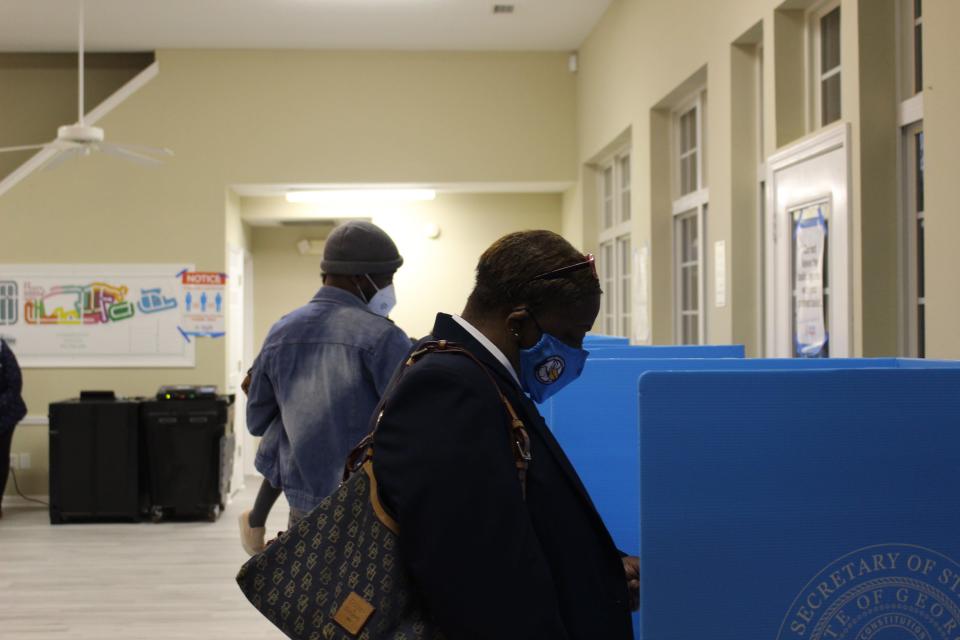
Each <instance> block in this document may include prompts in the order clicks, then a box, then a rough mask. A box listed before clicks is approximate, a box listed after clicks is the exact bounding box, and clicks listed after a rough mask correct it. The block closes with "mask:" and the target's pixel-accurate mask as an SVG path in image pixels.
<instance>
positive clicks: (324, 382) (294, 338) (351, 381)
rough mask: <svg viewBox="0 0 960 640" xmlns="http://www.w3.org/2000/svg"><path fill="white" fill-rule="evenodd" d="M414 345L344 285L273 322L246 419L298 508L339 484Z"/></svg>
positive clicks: (260, 459) (273, 475) (269, 472)
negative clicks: (354, 449) (345, 465)
mask: <svg viewBox="0 0 960 640" xmlns="http://www.w3.org/2000/svg"><path fill="white" fill-rule="evenodd" d="M410 347H411V342H410V339H409V338H408V337H407V335H406V334H405V333H404V332H403V331H402V330H400V329H399V328H398V327H397V326H396V325H394V324H393V323H392V322H390V321H389V320H387V319H386V318H382V317H380V316H378V315H376V314H374V313H372V312H371V311H369V310H368V309H367V307H366V305H365V304H364V303H363V301H362V300H360V299H359V298H358V297H357V296H355V295H353V294H352V293H350V292H348V291H344V290H342V289H338V288H335V287H327V286H325V287H322V288H321V289H320V291H318V292H317V295H316V296H314V298H313V299H312V300H311V301H310V302H309V303H308V304H306V305H304V306H302V307H300V308H299V309H296V310H294V311H292V312H291V313H290V314H288V315H286V316H284V317H283V318H281V319H280V320H279V321H278V322H277V323H276V324H274V325H273V327H272V328H271V329H270V333H269V334H268V335H267V338H266V340H265V341H264V343H263V348H262V350H261V351H260V355H259V356H257V360H256V362H255V363H254V367H253V373H252V374H251V381H250V395H249V399H248V404H247V428H248V429H249V430H250V433H252V434H253V435H255V436H263V437H264V438H263V440H262V441H261V443H260V447H259V449H258V450H257V457H256V467H257V470H258V471H260V472H261V473H263V474H264V476H265V477H266V478H267V480H268V481H270V483H271V484H273V485H274V486H278V487H282V488H283V491H284V494H285V495H286V497H287V501H288V502H289V503H290V506H291V507H293V508H294V509H299V510H301V511H310V510H311V509H313V508H314V507H315V506H316V505H317V504H319V502H320V501H321V500H323V498H325V497H326V496H328V495H330V494H331V493H333V492H334V491H335V490H336V488H337V486H338V485H339V483H340V480H341V474H342V472H343V465H344V462H345V460H346V457H347V454H349V453H350V451H351V450H352V449H353V447H354V446H355V445H356V444H357V443H358V442H359V441H360V440H361V439H362V438H363V437H364V436H365V435H367V432H368V430H369V428H370V417H371V414H372V413H373V410H374V409H375V408H376V406H377V403H378V402H379V401H380V396H381V395H382V394H383V393H384V392H385V391H386V389H387V385H388V383H389V382H390V379H391V377H392V376H393V372H394V370H395V369H396V368H397V366H398V365H399V364H400V363H401V362H402V361H403V359H404V357H406V355H407V353H408V352H409V350H410Z"/></svg>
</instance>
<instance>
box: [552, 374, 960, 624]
mask: <svg viewBox="0 0 960 640" xmlns="http://www.w3.org/2000/svg"><path fill="white" fill-rule="evenodd" d="M918 367H920V368H924V369H929V368H958V367H960V363H958V362H955V361H935V360H903V359H895V358H875V359H853V358H851V359H846V358H834V359H820V358H817V359H790V358H784V359H751V360H744V359H736V358H684V359H674V358H663V359H655V358H654V359H638V358H637V359H634V358H617V359H594V358H590V359H589V360H588V362H587V366H586V367H585V368H584V371H583V375H582V376H581V377H580V378H579V379H578V380H577V381H575V382H573V383H572V384H570V385H569V386H568V387H567V388H565V389H564V390H563V392H562V393H559V394H557V395H556V396H554V397H553V398H551V399H550V400H549V401H547V402H546V403H544V404H543V405H541V406H540V412H541V413H542V414H543V416H544V418H545V419H546V421H547V424H548V425H549V426H550V428H551V431H553V433H554V435H555V436H556V438H557V440H558V441H559V442H560V444H561V446H562V447H563V449H564V451H565V452H566V454H567V456H568V457H569V458H570V461H571V462H572V463H573V465H574V467H575V468H576V470H577V473H578V474H579V475H580V477H581V479H582V480H583V483H584V485H585V486H586V488H587V491H588V492H589V493H590V497H591V498H592V499H593V501H594V504H595V505H596V507H597V510H598V511H599V512H600V515H601V517H602V518H603V520H604V522H605V524H606V525H607V528H608V529H609V530H610V533H611V535H612V536H613V539H614V542H616V544H617V546H618V547H619V548H620V549H621V550H622V551H625V552H627V553H630V554H632V555H635V554H637V553H638V552H639V550H640V537H641V536H640V514H639V508H638V505H639V504H640V487H639V484H638V482H637V478H638V477H639V474H640V465H639V459H640V458H639V455H638V445H639V435H638V430H637V425H638V422H639V404H638V401H637V384H638V380H639V378H640V376H641V374H643V373H644V372H647V371H671V370H681V371H683V370H688V371H704V370H753V371H756V370H791V369H793V370H806V369H815V370H819V369H865V368H867V369H874V368H918ZM638 620H639V619H638V617H637V616H635V617H634V622H635V628H636V629H638V630H639V621H638ZM648 640H649V639H648ZM951 640H953V639H951Z"/></svg>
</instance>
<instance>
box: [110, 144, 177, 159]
mask: <svg viewBox="0 0 960 640" xmlns="http://www.w3.org/2000/svg"><path fill="white" fill-rule="evenodd" d="M106 144H109V145H111V146H113V147H117V148H119V149H126V150H127V151H132V152H134V153H145V154H153V155H157V156H172V155H173V150H172V149H167V148H166V147H147V146H144V145H142V144H126V143H123V144H120V143H116V142H108V143H106Z"/></svg>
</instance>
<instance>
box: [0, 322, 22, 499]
mask: <svg viewBox="0 0 960 640" xmlns="http://www.w3.org/2000/svg"><path fill="white" fill-rule="evenodd" d="M22 389H23V379H22V378H21V377H20V365H19V364H17V358H16V357H15V356H14V355H13V351H11V350H10V347H8V346H7V343H6V342H4V341H3V340H2V339H0V517H3V509H2V503H3V492H4V490H5V489H6V487H7V476H8V475H9V474H10V443H11V442H13V428H14V427H15V426H17V423H18V422H20V421H21V420H22V419H23V416H25V415H26V414H27V406H26V405H25V404H24V403H23V398H22V397H21V396H20V392H21V390H22Z"/></svg>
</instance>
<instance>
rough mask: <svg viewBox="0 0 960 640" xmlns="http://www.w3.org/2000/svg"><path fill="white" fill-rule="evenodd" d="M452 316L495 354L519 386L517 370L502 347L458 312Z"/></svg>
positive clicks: (485, 347) (451, 315)
mask: <svg viewBox="0 0 960 640" xmlns="http://www.w3.org/2000/svg"><path fill="white" fill-rule="evenodd" d="M450 317H451V318H452V319H453V321H454V322H456V323H457V324H458V325H460V326H461V327H463V328H464V329H466V331H467V333H469V334H470V335H471V336H473V337H474V339H476V341H477V342H479V343H480V344H481V345H483V348H484V349H486V350H487V351H489V352H490V353H491V354H492V355H493V357H494V358H496V359H497V361H498V362H499V363H500V364H502V365H503V368H504V369H506V370H507V371H509V372H510V375H511V376H513V380H514V382H516V383H517V386H518V387H519V386H520V378H518V377H517V372H516V371H515V370H514V368H513V365H512V364H510V361H509V360H507V356H506V355H504V353H503V351H501V350H500V347H498V346H497V345H495V344H493V343H492V342H491V341H490V338H488V337H487V336H485V335H483V334H482V333H480V331H479V330H478V329H477V328H476V327H475V326H473V325H472V324H470V323H469V322H467V321H466V320H464V319H463V318H461V317H460V316H458V315H456V314H450Z"/></svg>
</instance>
